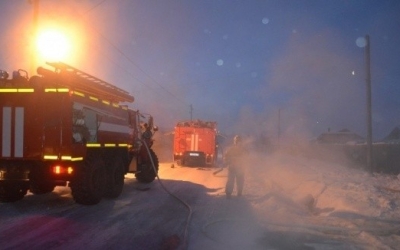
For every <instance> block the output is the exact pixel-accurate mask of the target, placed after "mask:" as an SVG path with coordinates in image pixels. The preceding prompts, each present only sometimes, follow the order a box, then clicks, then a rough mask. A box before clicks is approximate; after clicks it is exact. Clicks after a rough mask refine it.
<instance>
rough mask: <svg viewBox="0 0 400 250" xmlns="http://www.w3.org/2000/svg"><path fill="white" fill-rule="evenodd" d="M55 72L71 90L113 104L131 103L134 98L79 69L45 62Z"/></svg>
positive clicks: (59, 63)
mask: <svg viewBox="0 0 400 250" xmlns="http://www.w3.org/2000/svg"><path fill="white" fill-rule="evenodd" d="M47 64H48V65H50V66H52V67H54V68H55V70H56V74H57V75H59V76H60V79H61V81H62V84H63V85H66V86H67V87H71V88H72V89H73V90H77V91H81V92H84V93H87V94H92V95H95V96H96V97H98V98H104V99H107V100H110V101H114V102H133V101H134V97H133V96H131V95H130V94H129V93H128V92H127V91H125V90H123V89H120V88H118V87H116V86H114V85H112V84H111V83H108V82H105V81H103V80H100V79H99V78H97V77H94V76H92V75H89V74H87V73H85V72H83V71H81V70H79V69H76V68H74V67H72V66H70V65H68V64H65V63H62V62H47Z"/></svg>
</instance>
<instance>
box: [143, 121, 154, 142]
mask: <svg viewBox="0 0 400 250" xmlns="http://www.w3.org/2000/svg"><path fill="white" fill-rule="evenodd" d="M144 128H145V130H144V132H143V134H142V139H143V140H144V141H145V143H146V144H147V145H148V146H150V145H151V138H152V136H153V133H152V132H151V130H150V126H149V125H147V123H145V124H144Z"/></svg>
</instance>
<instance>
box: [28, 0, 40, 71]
mask: <svg viewBox="0 0 400 250" xmlns="http://www.w3.org/2000/svg"><path fill="white" fill-rule="evenodd" d="M30 2H31V3H32V4H33V22H32V25H33V28H32V40H31V55H30V56H31V58H30V72H29V73H30V75H34V74H35V67H36V66H37V56H36V51H35V48H36V39H37V33H38V18H39V0H31V1H30Z"/></svg>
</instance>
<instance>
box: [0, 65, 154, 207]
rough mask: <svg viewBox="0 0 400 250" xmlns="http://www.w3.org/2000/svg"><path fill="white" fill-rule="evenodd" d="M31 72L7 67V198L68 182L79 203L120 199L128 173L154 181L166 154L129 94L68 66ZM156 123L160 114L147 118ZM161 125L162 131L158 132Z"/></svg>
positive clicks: (1, 77) (0, 113) (3, 106)
mask: <svg viewBox="0 0 400 250" xmlns="http://www.w3.org/2000/svg"><path fill="white" fill-rule="evenodd" d="M48 65H50V66H52V67H53V68H54V70H53V71H52V70H49V69H45V68H42V67H39V68H38V70H37V72H38V75H36V76H32V77H31V78H29V77H28V74H27V73H26V71H23V70H18V71H15V72H14V73H13V74H12V78H11V79H8V78H9V74H8V73H7V72H6V71H0V126H1V130H0V141H1V143H0V202H13V201H17V200H19V199H22V198H23V197H24V196H25V194H27V191H28V190H29V191H30V192H31V193H33V194H43V193H48V192H52V191H53V189H54V188H55V187H56V186H58V185H62V186H65V185H68V186H69V187H70V188H71V191H72V196H73V198H74V200H75V201H76V202H77V203H80V204H84V205H93V204H97V203H98V202H100V200H101V199H102V198H103V197H105V198H116V197H118V196H119V195H120V194H121V192H122V189H123V185H124V176H125V174H126V173H128V172H131V173H135V176H136V178H137V180H138V181H141V182H152V181H153V180H154V179H155V177H156V175H157V171H158V159H157V156H156V154H155V153H154V151H152V149H151V148H150V147H151V145H144V144H143V141H142V140H141V130H140V124H141V123H143V119H144V118H145V116H144V115H142V114H140V113H139V111H136V110H132V109H129V108H128V107H127V105H123V103H125V102H133V101H134V98H133V96H131V95H130V94H129V93H128V92H126V91H124V90H122V89H120V88H118V87H116V86H114V85H112V84H110V83H107V82H105V81H102V80H100V79H98V78H96V77H94V76H91V75H89V74H87V73H84V72H82V71H80V70H78V69H76V68H73V67H71V66H69V65H67V64H64V63H48ZM145 122H146V123H148V124H149V125H150V126H151V127H152V128H155V126H154V125H153V118H152V117H151V116H147V119H146V121H145ZM154 130H155V129H154Z"/></svg>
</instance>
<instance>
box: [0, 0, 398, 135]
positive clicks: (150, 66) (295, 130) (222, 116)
mask: <svg viewBox="0 0 400 250" xmlns="http://www.w3.org/2000/svg"><path fill="white" fill-rule="evenodd" d="M0 9H1V12H2V15H1V16H0V20H1V24H2V32H1V41H0V46H1V49H2V52H1V53H0V69H3V70H7V71H9V72H11V71H12V70H15V69H20V68H23V69H26V70H29V69H30V68H32V67H31V64H32V62H31V60H30V59H29V58H30V57H29V55H30V53H29V51H30V49H29V48H30V46H31V45H30V44H31V43H30V40H31V38H32V34H33V32H32V26H33V25H32V17H33V14H32V13H33V9H32V4H30V3H29V1H26V0H15V1H0ZM45 24H46V25H47V24H52V25H55V26H56V25H59V26H60V27H64V28H66V27H67V28H69V30H72V31H71V32H72V33H73V34H75V38H74V39H75V42H76V44H77V45H76V50H75V51H74V52H73V56H71V58H69V59H68V60H66V61H64V62H65V63H68V64H70V65H72V66H74V67H76V68H79V69H81V70H83V71H85V72H87V73H90V74H92V75H94V76H97V77H99V78H101V79H103V80H105V81H107V82H110V83H112V84H115V85H117V86H118V87H121V88H123V89H125V90H127V91H129V92H130V93H131V94H132V95H134V96H135V99H136V100H135V102H134V103H133V104H130V106H131V107H132V108H134V109H139V110H140V111H142V112H145V113H150V114H152V115H153V116H154V117H155V121H156V123H157V124H158V125H159V126H160V127H161V128H163V129H165V130H172V128H173V126H174V124H175V122H177V121H178V120H188V119H190V118H193V119H203V120H213V121H217V122H218V124H219V129H220V130H221V132H223V133H233V132H235V133H236V132H239V133H247V134H249V135H259V134H261V133H262V134H265V135H267V136H270V137H276V136H277V134H278V130H279V129H280V131H281V133H282V134H284V135H287V136H291V135H293V136H301V137H303V138H307V139H311V138H313V137H315V136H317V135H318V134H320V133H321V132H325V131H327V130H328V128H330V129H331V131H338V130H341V129H344V128H347V129H349V130H351V131H354V132H356V133H358V134H360V135H362V136H366V119H367V118H366V114H367V111H366V66H365V47H362V46H361V45H362V40H360V38H363V37H365V35H369V36H370V51H371V74H372V78H371V80H372V105H373V106H372V111H373V114H372V119H373V124H372V126H373V138H374V139H375V140H378V139H381V138H383V137H385V136H386V135H387V134H388V133H389V132H390V131H391V130H392V129H393V128H394V127H396V126H398V125H400V98H399V96H400V82H399V79H400V1H397V0H375V1H373V0H364V1H361V0H357V1H356V0H354V1H351V0H347V1H345V0H330V1H329V0H319V1H317V0H291V1H290V0H287V1H284V0H282V1H281V0H271V1H267V0H247V1H245V0H141V1H138V0H106V1H104V0H103V1H101V0H68V1H67V0H64V1H62V0H58V1H51V0H41V1H40V9H39V23H38V25H39V27H41V26H44V25H45ZM74 32H75V33H74ZM357 39H359V40H358V44H357V43H356V41H357ZM36 64H37V66H39V65H44V64H45V62H44V61H40V62H36ZM191 105H192V107H193V110H192V113H191V109H190V107H191ZM279 114H280V115H279ZM279 118H280V119H279Z"/></svg>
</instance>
